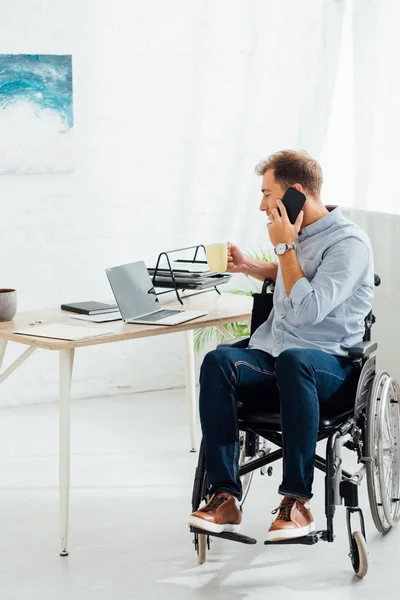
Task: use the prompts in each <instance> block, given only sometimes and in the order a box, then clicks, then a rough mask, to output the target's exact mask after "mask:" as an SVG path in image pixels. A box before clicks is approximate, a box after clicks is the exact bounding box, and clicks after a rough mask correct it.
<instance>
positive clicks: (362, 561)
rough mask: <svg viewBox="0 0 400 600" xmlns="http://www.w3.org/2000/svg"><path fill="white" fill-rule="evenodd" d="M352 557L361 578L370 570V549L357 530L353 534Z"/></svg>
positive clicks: (357, 573)
mask: <svg viewBox="0 0 400 600" xmlns="http://www.w3.org/2000/svg"><path fill="white" fill-rule="evenodd" d="M350 558H351V564H352V565H353V569H354V573H355V574H356V575H357V577H359V578H360V579H362V578H363V577H365V576H366V574H367V572H368V549H367V544H366V541H365V538H364V536H363V534H362V533H361V532H360V531H355V532H354V533H353V534H352V536H351V551H350Z"/></svg>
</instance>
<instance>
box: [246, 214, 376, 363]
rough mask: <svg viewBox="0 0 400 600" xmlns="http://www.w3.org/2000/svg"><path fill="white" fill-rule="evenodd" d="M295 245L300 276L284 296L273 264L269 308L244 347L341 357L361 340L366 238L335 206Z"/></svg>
mask: <svg viewBox="0 0 400 600" xmlns="http://www.w3.org/2000/svg"><path fill="white" fill-rule="evenodd" d="M295 247H296V254H297V258H298V260H299V263H300V267H301V270H302V271H303V273H304V275H305V277H301V278H300V279H299V280H298V281H296V283H295V284H294V286H293V288H292V291H291V292H290V297H288V296H287V295H286V292H285V287H284V283H283V278H282V273H281V269H280V266H279V268H278V274H277V279H276V284H275V291H274V308H273V309H272V311H271V314H270V315H269V318H268V320H267V321H266V322H265V323H263V324H262V325H261V326H260V327H259V328H258V329H257V330H256V331H255V332H254V334H253V336H252V337H251V340H250V344H249V348H256V349H258V350H264V351H265V352H269V354H272V356H278V354H280V353H281V352H282V351H283V350H287V349H288V348H312V349H315V350H324V351H325V352H328V353H329V354H336V355H339V356H345V355H346V354H347V350H348V348H349V347H350V346H352V345H353V344H356V343H358V342H360V341H361V340H362V339H363V336H364V327H365V325H364V319H365V317H366V316H367V314H368V313H369V311H370V310H371V305H372V299H373V289H374V264H373V255H372V247H371V243H370V241H369V239H368V236H367V235H366V233H365V232H364V231H363V230H362V229H361V228H360V227H358V225H356V224H355V223H353V222H352V221H350V220H349V219H347V218H346V217H344V216H343V215H342V213H341V211H340V209H339V208H335V209H334V210H333V211H332V212H330V213H328V214H327V215H325V216H324V217H322V219H319V220H318V221H316V222H315V223H311V225H308V226H307V227H304V229H303V230H302V231H301V233H299V235H298V236H297V237H296V240H295ZM290 252H293V250H290Z"/></svg>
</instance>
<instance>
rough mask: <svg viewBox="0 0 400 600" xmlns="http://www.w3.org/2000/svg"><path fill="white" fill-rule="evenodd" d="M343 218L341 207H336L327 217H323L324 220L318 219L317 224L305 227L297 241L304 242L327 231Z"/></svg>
mask: <svg viewBox="0 0 400 600" xmlns="http://www.w3.org/2000/svg"><path fill="white" fill-rule="evenodd" d="M341 218H342V213H341V210H340V208H339V207H336V208H334V209H333V210H332V211H331V212H329V213H328V214H327V215H325V216H323V217H322V219H318V221H315V223H311V224H310V225H307V227H304V229H302V230H301V232H300V233H299V234H298V236H297V239H298V240H299V241H301V242H302V241H303V240H305V239H306V238H308V237H310V236H312V235H315V234H316V233H320V232H321V231H325V229H328V227H330V226H331V225H333V223H336V222H337V221H339V220H340V219H341Z"/></svg>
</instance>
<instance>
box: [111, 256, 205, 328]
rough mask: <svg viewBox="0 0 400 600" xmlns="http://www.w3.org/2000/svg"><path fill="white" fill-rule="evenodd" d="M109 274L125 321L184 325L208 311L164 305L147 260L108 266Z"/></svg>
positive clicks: (145, 323)
mask: <svg viewBox="0 0 400 600" xmlns="http://www.w3.org/2000/svg"><path fill="white" fill-rule="evenodd" d="M106 274H107V277H108V281H109V283H110V286H111V289H112V291H113V294H114V297H115V301H116V303H117V304H118V308H119V310H120V313H121V315H122V318H123V320H124V321H125V323H142V324H144V325H180V323H186V321H191V320H192V319H197V318H198V317H202V316H204V315H206V314H207V311H204V310H167V309H163V308H161V306H160V301H159V300H158V298H157V295H156V293H155V290H154V287H153V282H152V281H151V279H150V275H149V273H148V271H147V268H146V265H145V264H144V262H143V261H139V262H134V263H129V264H127V265H120V266H119V267H113V268H111V269H106Z"/></svg>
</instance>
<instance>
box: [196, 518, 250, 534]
mask: <svg viewBox="0 0 400 600" xmlns="http://www.w3.org/2000/svg"><path fill="white" fill-rule="evenodd" d="M188 523H189V526H191V527H197V528H198V529H204V531H209V532H210V533H224V531H227V532H229V533H239V530H240V525H231V524H229V523H226V524H224V525H220V524H218V523H210V522H209V521H205V520H204V519H200V517H190V519H189V521H188Z"/></svg>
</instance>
